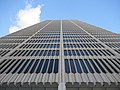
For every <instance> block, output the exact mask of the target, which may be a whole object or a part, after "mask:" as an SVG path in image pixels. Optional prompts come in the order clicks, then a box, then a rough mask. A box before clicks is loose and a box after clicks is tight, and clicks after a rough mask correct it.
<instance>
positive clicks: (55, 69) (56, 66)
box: [54, 59, 59, 73]
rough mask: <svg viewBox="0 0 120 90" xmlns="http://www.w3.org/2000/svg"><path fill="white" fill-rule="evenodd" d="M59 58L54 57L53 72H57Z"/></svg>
mask: <svg viewBox="0 0 120 90" xmlns="http://www.w3.org/2000/svg"><path fill="white" fill-rule="evenodd" d="M58 61H59V60H58V59H55V65H54V73H58V65H59V62H58Z"/></svg>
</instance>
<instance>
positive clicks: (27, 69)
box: [24, 60, 34, 73]
mask: <svg viewBox="0 0 120 90" xmlns="http://www.w3.org/2000/svg"><path fill="white" fill-rule="evenodd" d="M33 62H34V60H31V62H30V63H29V65H28V67H27V68H26V70H25V72H24V73H27V72H28V71H29V69H30V68H31V66H32V64H33Z"/></svg>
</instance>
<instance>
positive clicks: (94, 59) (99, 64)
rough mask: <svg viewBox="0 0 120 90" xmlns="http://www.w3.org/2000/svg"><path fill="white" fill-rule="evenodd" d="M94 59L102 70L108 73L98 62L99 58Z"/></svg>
mask: <svg viewBox="0 0 120 90" xmlns="http://www.w3.org/2000/svg"><path fill="white" fill-rule="evenodd" d="M94 61H95V62H96V63H97V65H98V66H99V67H100V69H101V70H102V72H103V73H106V71H105V70H104V68H103V67H102V66H101V64H100V63H99V62H98V60H96V59H94Z"/></svg>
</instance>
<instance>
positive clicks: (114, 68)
mask: <svg viewBox="0 0 120 90" xmlns="http://www.w3.org/2000/svg"><path fill="white" fill-rule="evenodd" d="M103 60H104V61H106V63H107V64H108V65H109V66H110V67H111V68H112V69H113V70H114V71H115V72H116V73H118V71H117V70H116V69H115V68H114V67H113V66H112V65H111V64H110V63H109V62H108V61H107V60H106V59H103Z"/></svg>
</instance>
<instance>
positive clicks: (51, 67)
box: [48, 59, 54, 73]
mask: <svg viewBox="0 0 120 90" xmlns="http://www.w3.org/2000/svg"><path fill="white" fill-rule="evenodd" d="M53 63H54V59H51V60H50V64H49V68H48V73H52V70H53Z"/></svg>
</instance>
